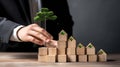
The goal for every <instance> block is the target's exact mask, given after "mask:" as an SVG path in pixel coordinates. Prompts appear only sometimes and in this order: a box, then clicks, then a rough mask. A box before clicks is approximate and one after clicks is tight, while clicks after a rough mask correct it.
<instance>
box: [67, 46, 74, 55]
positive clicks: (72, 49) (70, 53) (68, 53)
mask: <svg viewBox="0 0 120 67" xmlns="http://www.w3.org/2000/svg"><path fill="white" fill-rule="evenodd" d="M75 54H76V48H67V55H75Z"/></svg>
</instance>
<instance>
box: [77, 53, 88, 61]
mask: <svg viewBox="0 0 120 67" xmlns="http://www.w3.org/2000/svg"><path fill="white" fill-rule="evenodd" d="M78 62H87V55H78Z"/></svg>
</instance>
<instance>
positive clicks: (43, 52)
mask: <svg viewBox="0 0 120 67" xmlns="http://www.w3.org/2000/svg"><path fill="white" fill-rule="evenodd" d="M47 54H48V51H47V47H40V48H39V53H38V55H40V56H45V55H47Z"/></svg>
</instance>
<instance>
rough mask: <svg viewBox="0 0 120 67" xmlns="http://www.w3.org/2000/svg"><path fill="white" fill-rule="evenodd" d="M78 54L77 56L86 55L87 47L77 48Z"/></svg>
mask: <svg viewBox="0 0 120 67" xmlns="http://www.w3.org/2000/svg"><path fill="white" fill-rule="evenodd" d="M76 53H77V55H84V54H85V47H82V48H80V47H77V49H76Z"/></svg>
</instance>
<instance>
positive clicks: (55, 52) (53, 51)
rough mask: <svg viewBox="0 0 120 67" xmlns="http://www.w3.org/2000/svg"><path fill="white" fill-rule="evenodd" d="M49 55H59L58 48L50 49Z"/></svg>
mask: <svg viewBox="0 0 120 67" xmlns="http://www.w3.org/2000/svg"><path fill="white" fill-rule="evenodd" d="M48 55H57V48H52V47H50V48H48Z"/></svg>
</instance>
